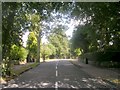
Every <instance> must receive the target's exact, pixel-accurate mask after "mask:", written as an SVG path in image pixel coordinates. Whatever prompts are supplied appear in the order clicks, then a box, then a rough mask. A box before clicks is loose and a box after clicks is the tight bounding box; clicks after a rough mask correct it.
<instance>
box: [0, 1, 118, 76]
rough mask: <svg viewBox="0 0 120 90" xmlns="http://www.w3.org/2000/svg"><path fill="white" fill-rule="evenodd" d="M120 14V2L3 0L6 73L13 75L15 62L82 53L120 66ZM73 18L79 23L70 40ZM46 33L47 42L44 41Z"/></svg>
mask: <svg viewBox="0 0 120 90" xmlns="http://www.w3.org/2000/svg"><path fill="white" fill-rule="evenodd" d="M119 15H120V5H119V3H117V2H114V3H109V2H103V3H95V2H91V3H90V2H39V3H37V2H34V3H33V2H2V45H1V46H2V59H3V62H2V75H3V76H4V77H7V76H11V75H12V72H11V67H12V65H13V64H15V62H16V61H17V62H19V61H21V60H22V61H24V60H25V59H27V61H29V60H30V61H33V62H38V63H40V58H43V59H44V60H45V59H46V58H70V57H72V58H76V57H80V58H83V59H86V58H87V59H88V61H89V60H94V61H95V62H96V63H97V64H98V65H101V66H102V65H103V66H104V65H105V64H106V65H108V64H109V65H108V66H107V67H118V66H119V63H120V58H119V55H120V44H119V42H120V30H119V28H120V23H119V20H120V18H119ZM65 20H66V21H65ZM71 21H73V22H75V21H77V25H76V28H75V29H74V31H73V36H72V38H71V39H70V40H69V39H68V36H67V35H66V34H65V32H66V31H67V29H68V26H66V25H67V24H69V23H70V22H71ZM65 23H66V25H65ZM70 28H71V27H70ZM26 32H29V36H28V40H27V47H23V40H22V36H23V35H24V33H26ZM44 36H46V38H47V40H48V42H47V43H42V38H43V37H44ZM0 50H1V48H0Z"/></svg>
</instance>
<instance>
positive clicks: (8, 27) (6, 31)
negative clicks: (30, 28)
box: [2, 2, 26, 76]
mask: <svg viewBox="0 0 120 90" xmlns="http://www.w3.org/2000/svg"><path fill="white" fill-rule="evenodd" d="M21 6H22V3H11V2H8V3H5V2H4V3H2V59H3V62H4V63H6V67H5V68H7V70H6V74H7V75H8V76H10V69H9V68H10V66H11V57H10V52H11V47H12V45H14V44H15V45H17V46H22V39H21V38H22V34H23V29H22V28H24V29H25V28H26V27H25V25H24V23H23V22H24V21H25V17H24V10H23V7H21ZM21 17H22V18H21Z"/></svg>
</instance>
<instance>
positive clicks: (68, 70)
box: [2, 59, 120, 90]
mask: <svg viewBox="0 0 120 90" xmlns="http://www.w3.org/2000/svg"><path fill="white" fill-rule="evenodd" d="M80 65H81V66H80V67H76V66H75V65H74V64H72V63H71V62H69V60H67V59H66V60H65V59H64V60H62V59H56V60H55V61H50V62H45V63H41V64H40V65H38V66H37V67H36V68H33V69H30V70H29V71H26V72H25V73H23V74H21V75H20V76H19V77H17V78H15V79H13V80H11V81H9V82H8V83H7V84H6V85H3V86H2V88H3V89H4V90H7V89H8V88H53V89H54V88H55V89H56V90H59V89H61V88H74V89H80V88H89V89H90V90H101V89H99V88H105V89H107V90H109V89H108V88H110V90H120V89H117V87H116V85H114V84H111V83H108V82H106V81H104V80H103V79H101V78H98V76H99V75H98V74H95V71H92V70H93V68H94V67H93V68H92V67H91V68H90V67H89V65H88V64H87V65H86V66H85V65H84V64H80ZM82 65H83V66H82ZM87 68H89V69H87ZM90 69H91V71H89V70H90ZM85 70H86V71H87V70H88V72H89V73H88V72H86V71H85ZM96 71H97V70H96ZM90 73H94V74H95V75H96V76H94V75H93V74H90ZM101 76H102V75H101ZM102 90H103V89H102Z"/></svg>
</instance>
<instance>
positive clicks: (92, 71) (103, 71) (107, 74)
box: [70, 59, 120, 87]
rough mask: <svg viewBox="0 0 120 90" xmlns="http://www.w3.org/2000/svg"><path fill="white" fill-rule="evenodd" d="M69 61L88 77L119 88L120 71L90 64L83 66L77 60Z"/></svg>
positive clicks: (83, 64) (82, 63)
mask: <svg viewBox="0 0 120 90" xmlns="http://www.w3.org/2000/svg"><path fill="white" fill-rule="evenodd" d="M70 61H71V63H73V64H74V65H76V66H77V67H79V68H80V69H81V70H83V71H84V72H86V73H88V74H89V75H91V76H93V77H95V78H101V79H103V80H106V81H108V82H110V83H113V84H116V85H117V86H119V87H120V69H113V68H101V67H96V66H94V65H92V64H85V63H84V62H82V61H79V60H77V59H73V60H70ZM118 80H119V82H118ZM115 81H116V82H115Z"/></svg>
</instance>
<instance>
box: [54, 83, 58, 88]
mask: <svg viewBox="0 0 120 90" xmlns="http://www.w3.org/2000/svg"><path fill="white" fill-rule="evenodd" d="M55 90H58V82H55Z"/></svg>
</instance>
